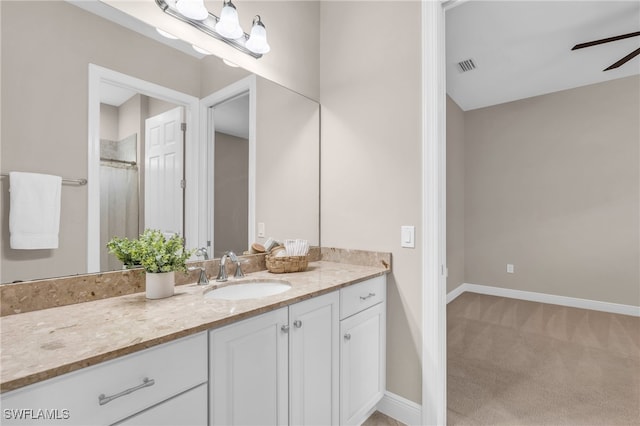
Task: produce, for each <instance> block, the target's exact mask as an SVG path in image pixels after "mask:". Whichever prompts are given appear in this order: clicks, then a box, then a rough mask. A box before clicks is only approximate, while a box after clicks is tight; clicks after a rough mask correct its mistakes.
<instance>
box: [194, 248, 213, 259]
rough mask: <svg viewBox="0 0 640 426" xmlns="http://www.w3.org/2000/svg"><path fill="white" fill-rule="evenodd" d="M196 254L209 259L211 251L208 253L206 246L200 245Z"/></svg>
mask: <svg viewBox="0 0 640 426" xmlns="http://www.w3.org/2000/svg"><path fill="white" fill-rule="evenodd" d="M194 254H195V255H196V256H202V257H203V258H204V260H209V253H207V248H206V247H200V248H199V249H198V250H196V252H195V253H194Z"/></svg>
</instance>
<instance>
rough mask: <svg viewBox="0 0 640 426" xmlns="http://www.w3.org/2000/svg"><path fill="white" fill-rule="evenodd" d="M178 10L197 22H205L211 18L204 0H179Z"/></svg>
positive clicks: (177, 3)
mask: <svg viewBox="0 0 640 426" xmlns="http://www.w3.org/2000/svg"><path fill="white" fill-rule="evenodd" d="M176 9H178V12H180V13H181V14H182V15H184V16H186V17H187V18H189V19H195V20H197V21H203V20H205V19H207V17H208V16H209V12H208V11H207V8H206V7H204V0H178V1H177V2H176Z"/></svg>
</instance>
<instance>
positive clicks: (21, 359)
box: [0, 261, 389, 392]
mask: <svg viewBox="0 0 640 426" xmlns="http://www.w3.org/2000/svg"><path fill="white" fill-rule="evenodd" d="M388 272H389V269H385V268H384V267H381V266H380V267H378V266H361V265H351V264H344V263H334V262H328V261H318V262H311V263H309V268H308V269H307V270H306V271H304V272H297V273H292V274H271V273H269V272H267V271H260V272H255V273H252V274H247V277H246V278H269V279H281V280H286V281H288V282H289V283H291V285H292V288H291V290H288V291H286V292H284V293H280V294H277V295H273V296H268V297H263V298H260V299H247V300H237V301H227V300H214V299H205V298H204V297H203V294H204V293H205V292H206V291H207V290H210V289H212V288H215V287H216V286H215V285H209V286H198V285H195V284H186V285H181V286H177V287H176V291H175V295H174V296H173V297H170V298H167V299H159V300H147V299H146V298H145V295H144V293H134V294H129V295H125V296H119V297H111V298H108V299H103V300H97V301H92V302H85V303H79V304H74V305H68V306H60V307H55V308H50V309H43V310H39V311H33V312H26V313H22V314H17V315H10V316H6V317H2V318H0V341H1V342H2V344H1V345H0V391H1V392H6V391H10V390H13V389H18V388H20V387H23V386H27V385H29V384H32V383H36V382H39V381H42V380H46V379H49V378H52V377H56V376H59V375H61V374H65V373H68V372H71V371H75V370H78V369H80V368H84V367H88V366H91V365H95V364H98V363H100V362H103V361H107V360H110V359H114V358H117V357H120V356H123V355H127V354H130V353H133V352H136V351H139V350H142V349H145V348H149V347H152V346H155V345H158V344H161V343H165V342H169V341H171V340H175V339H177V338H180V337H184V336H188V335H191V334H195V333H198V332H201V331H205V330H208V329H211V328H215V327H220V326H222V325H225V324H228V323H231V322H234V321H238V320H240V319H243V318H247V317H250V316H254V315H257V314H261V313H264V312H267V311H270V310H273V309H277V308H279V307H283V306H287V305H290V304H292V303H296V302H299V301H302V300H305V299H309V298H311V297H314V296H319V295H322V294H325V293H329V292H331V291H333V290H336V289H339V288H341V287H345V286H348V285H350V284H354V283H356V282H359V281H362V280H365V279H368V278H373V277H376V276H380V275H384V274H386V273H388ZM232 282H233V281H232V280H230V281H229V283H232ZM225 284H228V283H225Z"/></svg>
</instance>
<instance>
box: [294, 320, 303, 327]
mask: <svg viewBox="0 0 640 426" xmlns="http://www.w3.org/2000/svg"><path fill="white" fill-rule="evenodd" d="M293 326H294V327H295V328H300V327H302V321H300V320H295V321H294V322H293Z"/></svg>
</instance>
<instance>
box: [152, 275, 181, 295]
mask: <svg viewBox="0 0 640 426" xmlns="http://www.w3.org/2000/svg"><path fill="white" fill-rule="evenodd" d="M145 275H146V280H145V281H146V296H147V299H163V298H165V297H171V296H173V291H174V289H175V285H176V273H175V272H159V273H155V274H154V273H151V272H147V273H146V274H145Z"/></svg>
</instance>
